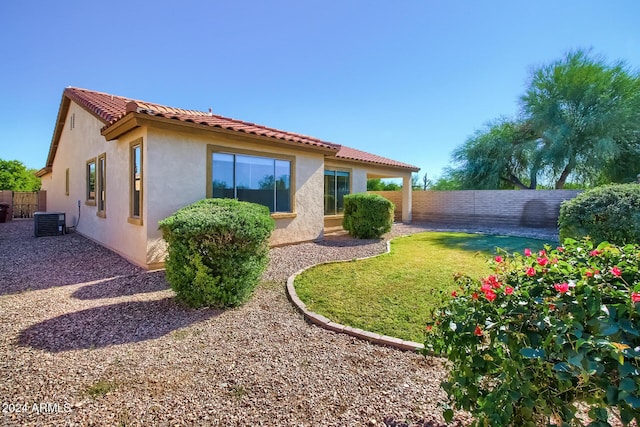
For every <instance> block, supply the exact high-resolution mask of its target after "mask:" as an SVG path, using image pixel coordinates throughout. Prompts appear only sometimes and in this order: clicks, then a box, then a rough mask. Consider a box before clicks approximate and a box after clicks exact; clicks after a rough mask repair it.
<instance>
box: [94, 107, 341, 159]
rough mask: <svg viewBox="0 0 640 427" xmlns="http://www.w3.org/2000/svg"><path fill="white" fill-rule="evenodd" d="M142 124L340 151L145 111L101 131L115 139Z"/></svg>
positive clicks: (327, 150)
mask: <svg viewBox="0 0 640 427" xmlns="http://www.w3.org/2000/svg"><path fill="white" fill-rule="evenodd" d="M140 126H150V127H156V128H160V129H169V130H186V131H192V132H193V131H195V132H206V133H209V134H210V133H211V132H213V133H217V134H224V135H228V136H236V137H239V136H242V137H246V138H251V139H258V140H260V141H264V142H268V143H271V144H277V145H286V146H290V147H295V148H302V149H305V150H314V151H318V152H321V153H325V154H330V155H335V153H337V151H338V146H335V147H321V146H314V145H311V144H306V143H303V142H299V141H287V140H285V139H281V138H273V137H268V136H263V135H256V134H253V133H249V132H242V131H237V130H232V129H225V128H222V127H218V126H208V125H204V124H201V123H195V122H186V121H182V120H178V119H173V118H171V117H162V116H152V115H149V114H145V113H138V112H135V111H132V112H129V113H127V114H126V115H125V116H124V117H122V118H120V119H119V120H117V121H115V122H113V123H112V124H109V125H107V126H105V127H104V128H102V130H101V133H102V135H103V136H104V137H105V138H106V139H107V141H113V140H114V139H117V138H119V137H120V136H122V135H124V134H125V133H127V132H129V131H131V130H133V129H135V128H137V127H140Z"/></svg>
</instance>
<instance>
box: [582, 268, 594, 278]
mask: <svg viewBox="0 0 640 427" xmlns="http://www.w3.org/2000/svg"><path fill="white" fill-rule="evenodd" d="M584 277H593V271H591V270H587V271H585V272H584Z"/></svg>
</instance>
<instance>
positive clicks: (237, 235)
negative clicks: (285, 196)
mask: <svg viewBox="0 0 640 427" xmlns="http://www.w3.org/2000/svg"><path fill="white" fill-rule="evenodd" d="M159 226H160V230H162V234H163V236H164V239H165V240H166V241H167V243H168V246H169V247H168V256H167V259H166V261H165V266H166V277H167V281H168V282H169V284H170V285H171V288H172V289H173V290H174V291H175V292H176V294H177V295H178V298H179V299H181V300H182V301H184V302H186V303H187V304H189V305H190V306H192V307H203V306H213V307H234V306H238V305H241V304H242V303H243V302H245V301H246V300H247V299H248V298H249V296H250V295H251V293H252V292H253V290H254V289H255V287H256V286H257V284H258V283H259V280H260V276H261V274H262V272H263V271H264V269H265V267H266V265H267V261H268V253H269V246H268V239H269V236H270V235H271V232H272V231H273V229H274V226H275V224H274V221H273V219H272V218H271V215H270V213H269V209H268V208H267V207H266V206H262V205H258V204H255V203H248V202H239V201H237V200H234V199H204V200H200V201H198V202H195V203H193V204H191V205H189V206H186V207H184V208H182V209H180V210H178V211H177V212H175V213H174V214H173V215H171V216H169V217H167V218H165V219H163V220H162V221H160V222H159Z"/></svg>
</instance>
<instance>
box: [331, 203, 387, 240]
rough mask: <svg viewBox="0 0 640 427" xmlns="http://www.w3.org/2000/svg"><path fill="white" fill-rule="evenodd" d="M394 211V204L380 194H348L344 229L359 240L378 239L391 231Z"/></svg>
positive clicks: (343, 223) (343, 220) (345, 204)
mask: <svg viewBox="0 0 640 427" xmlns="http://www.w3.org/2000/svg"><path fill="white" fill-rule="evenodd" d="M394 210H395V206H394V204H393V203H391V202H390V201H389V200H387V199H385V198H384V197H382V196H380V195H378V194H368V193H356V194H348V195H346V196H344V217H343V218H342V227H343V228H344V229H345V230H347V231H348V232H349V234H350V235H352V236H353V237H357V238H359V239H372V238H377V237H380V236H382V235H383V234H384V233H386V232H388V231H389V230H391V226H392V225H393V211H394Z"/></svg>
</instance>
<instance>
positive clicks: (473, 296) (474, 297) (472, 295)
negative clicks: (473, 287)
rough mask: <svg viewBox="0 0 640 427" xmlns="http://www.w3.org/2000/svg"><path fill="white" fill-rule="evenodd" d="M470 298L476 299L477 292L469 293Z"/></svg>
mask: <svg viewBox="0 0 640 427" xmlns="http://www.w3.org/2000/svg"><path fill="white" fill-rule="evenodd" d="M471 298H473V299H474V300H475V301H477V300H478V293H477V292H474V293H472V294H471Z"/></svg>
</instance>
